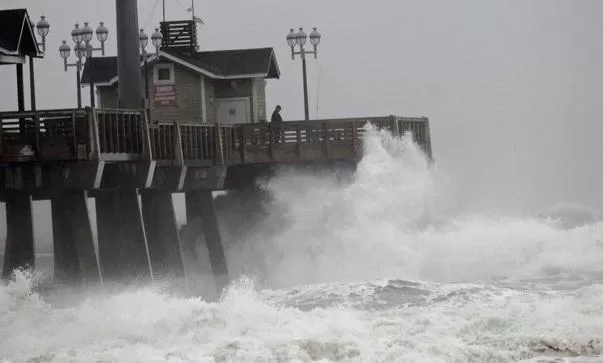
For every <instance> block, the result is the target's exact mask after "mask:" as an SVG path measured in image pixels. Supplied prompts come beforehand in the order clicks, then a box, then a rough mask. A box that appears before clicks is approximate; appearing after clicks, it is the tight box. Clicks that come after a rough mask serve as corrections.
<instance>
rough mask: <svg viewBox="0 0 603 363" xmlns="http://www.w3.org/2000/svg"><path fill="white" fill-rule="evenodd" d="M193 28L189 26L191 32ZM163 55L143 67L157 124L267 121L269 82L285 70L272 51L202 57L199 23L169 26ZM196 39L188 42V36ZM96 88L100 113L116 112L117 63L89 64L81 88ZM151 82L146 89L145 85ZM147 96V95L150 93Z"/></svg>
mask: <svg viewBox="0 0 603 363" xmlns="http://www.w3.org/2000/svg"><path fill="white" fill-rule="evenodd" d="M189 25H190V26H189ZM174 29H176V30H182V29H185V30H186V31H183V32H182V33H178V35H177V37H184V39H185V40H184V41H183V42H178V43H176V44H174V42H165V44H163V46H162V48H161V50H160V51H159V52H158V54H150V55H147V59H146V62H144V61H141V65H140V69H141V79H142V84H141V85H140V86H141V88H142V89H143V90H145V89H147V88H148V99H149V102H148V103H147V105H148V107H149V108H150V118H151V120H152V121H155V122H172V121H177V122H194V123H216V122H219V123H221V124H241V123H250V122H262V121H266V120H267V113H266V82H267V80H269V79H278V78H279V77H280V70H279V66H278V62H277V59H276V56H275V53H274V49H273V48H255V49H232V50H216V51H201V52H200V51H198V50H197V48H198V47H197V44H196V35H195V34H194V33H195V29H196V28H195V26H194V22H192V21H190V22H189V21H180V22H164V23H162V27H161V31H162V33H163V37H164V39H172V38H174V37H175V36H174V35H173V32H174V31H175V30H174ZM189 30H190V31H192V32H193V36H187V31H189ZM91 80H92V83H93V84H94V85H95V86H96V87H97V92H96V93H97V97H98V98H99V105H100V107H101V108H117V85H118V75H117V57H100V58H92V59H86V63H85V65H84V71H83V76H82V84H84V85H88V86H89V85H90V81H91ZM145 82H146V83H145ZM145 93H146V92H145Z"/></svg>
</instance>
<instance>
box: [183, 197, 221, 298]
mask: <svg viewBox="0 0 603 363" xmlns="http://www.w3.org/2000/svg"><path fill="white" fill-rule="evenodd" d="M185 203H186V218H187V221H188V224H189V225H192V226H196V225H199V224H200V225H201V227H202V228H194V229H193V231H196V232H197V233H200V232H201V231H200V229H202V230H203V234H204V236H205V241H206V243H207V251H208V252H209V260H210V263H211V268H212V271H213V273H214V278H215V279H216V286H217V288H218V293H220V292H221V291H222V289H224V287H226V285H228V283H229V277H228V268H227V265H226V257H225V255H224V247H223V246H222V237H221V236H220V228H219V227H218V218H217V217H216V211H215V208H214V199H213V196H212V193H211V191H209V190H202V191H191V192H186V194H185Z"/></svg>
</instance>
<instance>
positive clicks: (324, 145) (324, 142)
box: [322, 121, 329, 158]
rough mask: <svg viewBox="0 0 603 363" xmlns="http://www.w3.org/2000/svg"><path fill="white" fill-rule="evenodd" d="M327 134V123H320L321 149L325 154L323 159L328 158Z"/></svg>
mask: <svg viewBox="0 0 603 363" xmlns="http://www.w3.org/2000/svg"><path fill="white" fill-rule="evenodd" d="M328 134H329V129H328V127H327V122H326V121H323V123H322V148H323V152H324V153H325V157H326V158H328V157H329V140H328V136H329V135H328Z"/></svg>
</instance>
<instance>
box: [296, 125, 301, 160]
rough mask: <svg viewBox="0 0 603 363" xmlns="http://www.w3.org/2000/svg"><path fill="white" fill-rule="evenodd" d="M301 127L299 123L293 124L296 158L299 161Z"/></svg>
mask: <svg viewBox="0 0 603 363" xmlns="http://www.w3.org/2000/svg"><path fill="white" fill-rule="evenodd" d="M301 141H302V139H301V127H300V126H299V122H298V123H297V124H295V142H296V144H297V145H296V146H297V157H298V158H300V159H301Z"/></svg>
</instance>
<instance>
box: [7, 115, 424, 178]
mask: <svg viewBox="0 0 603 363" xmlns="http://www.w3.org/2000/svg"><path fill="white" fill-rule="evenodd" d="M367 122H370V123H371V124H373V125H375V126H376V127H378V128H382V129H387V130H389V131H390V132H391V133H392V134H394V135H402V134H403V133H405V132H407V131H410V132H411V134H412V136H413V139H414V141H415V142H416V143H417V144H418V145H419V146H421V148H422V149H423V150H424V152H425V153H426V154H427V155H428V156H429V157H431V140H430V131H429V120H428V119H427V118H403V117H396V116H386V117H364V118H346V119H329V120H311V121H290V122H283V123H281V124H276V125H275V124H270V123H254V124H242V125H220V124H198V123H178V122H171V123H166V122H160V123H153V122H151V123H149V122H148V121H147V120H146V116H145V112H144V111H143V110H129V111H125V110H109V109H91V108H87V109H81V110H51V111H32V112H12V113H10V112H7V113H0V161H3V162H24V161H44V162H51V161H76V160H104V161H135V160H155V161H157V162H158V163H161V164H174V165H178V164H187V165H196V166H211V165H217V166H220V165H236V164H245V163H275V162H276V163H278V162H304V161H307V162H311V161H320V160H332V159H343V160H357V159H359V157H360V156H361V144H362V139H363V136H364V134H365V125H366V124H367Z"/></svg>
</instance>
